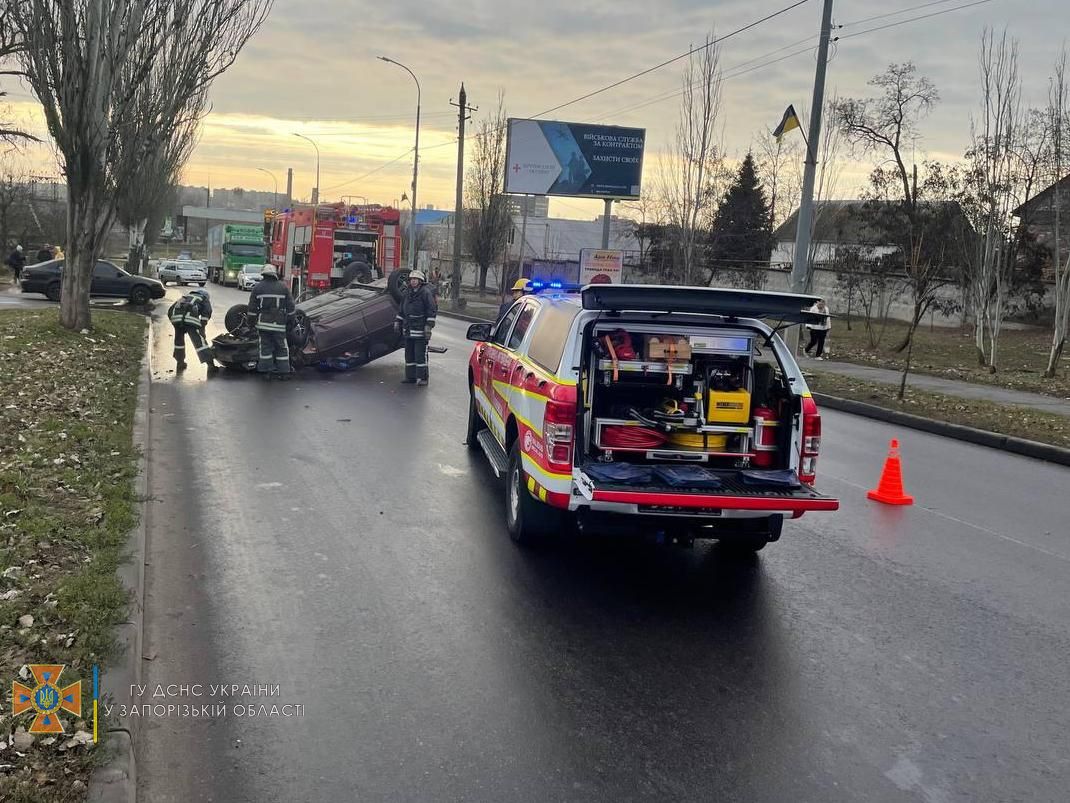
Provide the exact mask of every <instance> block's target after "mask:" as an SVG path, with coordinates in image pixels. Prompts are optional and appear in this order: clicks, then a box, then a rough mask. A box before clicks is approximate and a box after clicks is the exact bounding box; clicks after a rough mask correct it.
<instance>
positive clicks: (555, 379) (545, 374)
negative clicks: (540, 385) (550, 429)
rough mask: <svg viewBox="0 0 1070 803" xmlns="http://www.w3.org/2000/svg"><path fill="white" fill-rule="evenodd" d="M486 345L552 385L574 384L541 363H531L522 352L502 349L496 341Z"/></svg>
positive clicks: (573, 381)
mask: <svg viewBox="0 0 1070 803" xmlns="http://www.w3.org/2000/svg"><path fill="white" fill-rule="evenodd" d="M487 347H488V348H492V349H495V350H497V351H499V352H500V353H502V354H504V355H506V356H507V357H509V358H510V359H513V360H516V361H517V362H519V363H520V364H521V365H523V366H524V367H525V368H528V369H529V370H531V371H534V372H535V373H536V374H537V375H538V376H539V378H540V379H545V380H546V381H547V382H549V383H551V384H554V385H575V384H576V380H574V379H564V378H562V377H559V376H554V375H553V374H552V373H550V372H549V371H547V370H546V369H545V368H543V367H542V366H541V365H536V364H535V363H533V362H532V361H531V360H529V359H528V358H527V357H525V356H523V355H522V354H516V353H515V352H512V351H509V350H507V349H504V348H502V347H501V346H499V345H497V344H496V343H488V344H487ZM544 398H545V397H544Z"/></svg>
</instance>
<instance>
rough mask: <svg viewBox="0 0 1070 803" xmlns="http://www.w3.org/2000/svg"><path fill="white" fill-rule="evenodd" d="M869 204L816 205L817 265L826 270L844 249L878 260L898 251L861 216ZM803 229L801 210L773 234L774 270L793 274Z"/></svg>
mask: <svg viewBox="0 0 1070 803" xmlns="http://www.w3.org/2000/svg"><path fill="white" fill-rule="evenodd" d="M864 204H865V201H820V202H817V203H815V204H814V228H813V234H812V235H811V238H810V240H811V246H810V248H811V253H812V254H813V264H814V265H815V266H817V267H825V266H828V265H831V264H832V263H834V262H835V261H836V255H837V254H838V253H839V252H840V250H841V249H843V248H852V249H853V248H861V249H863V251H864V252H865V254H866V256H867V258H869V259H876V258H878V257H882V256H884V255H885V254H890V253H893V252H895V251H896V250H898V249H897V248H896V246H894V245H889V244H881V243H880V239H881V235H880V233H879V232H877V231H875V230H874V229H873V228H872V227H871V226H869V225H867V224H866V222H865V219H864V217H863V215H862V214H861V212H862V208H863V206H864ZM798 227H799V212H798V210H796V211H794V212H792V213H791V215H790V216H789V217H788V219H787V220H785V221H784V222H783V223H781V224H780V225H779V226H778V227H777V229H776V231H774V232H773V240H774V241H775V245H774V246H773V254H772V256H771V257H770V258H769V262H770V264H771V265H772V266H773V267H780V268H784V269H785V270H790V269H791V266H792V263H793V262H794V261H795V234H796V230H797V229H798Z"/></svg>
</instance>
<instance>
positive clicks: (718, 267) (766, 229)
mask: <svg viewBox="0 0 1070 803" xmlns="http://www.w3.org/2000/svg"><path fill="white" fill-rule="evenodd" d="M710 228H711V230H710V246H709V250H708V252H707V253H708V255H709V268H710V280H711V281H712V280H713V277H714V276H717V275H718V274H721V275H725V276H726V278H727V277H731V279H732V280H733V281H732V283H733V284H737V285H738V286H740V287H749V288H752V289H761V288H762V287H764V286H765V278H766V268H767V267H768V264H769V258H770V257H771V256H772V254H773V224H772V220H771V218H770V215H769V202H768V201H767V200H766V197H765V191H764V190H763V189H762V185H761V182H760V181H759V179H758V170H757V167H756V166H755V164H754V155H753V154H751V153H748V154H747V158H745V159H744V160H743V164H741V165H740V166H739V173H738V175H737V176H736V180H735V181H734V182H732V186H731V187H729V188H728V192H726V193H725V197H724V200H722V201H721V205H720V206H719V207H718V208H717V213H716V214H715V215H714V217H713V225H712V226H711V227H710Z"/></svg>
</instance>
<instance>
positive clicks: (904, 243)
mask: <svg viewBox="0 0 1070 803" xmlns="http://www.w3.org/2000/svg"><path fill="white" fill-rule="evenodd" d="M869 84H870V86H873V87H875V88H876V89H877V90H878V94H877V96H876V97H873V98H867V99H852V98H848V99H846V100H841V101H839V103H838V104H837V107H836V115H835V119H836V121H837V123H838V125H839V128H840V129H841V131H842V132H843V135H844V137H845V138H846V139H847V141H848V142H849V143H851V144H852V145H853V146H855V147H856V148H859V149H860V150H861V151H862V152H863V153H873V154H876V155H878V156H879V157H881V159H882V166H879V167H877V168H876V169H875V170H874V171H873V173H872V175H871V178H870V183H871V187H872V190H873V197H872V200H873V203H872V204H871V210H872V212H873V221H872V222H873V223H874V225H876V226H877V227H878V228H879V229H881V230H883V231H884V232H886V234H887V237H888V241H889V242H894V243H895V244H896V245H897V247H898V251H899V255H900V258H901V259H902V261H903V264H902V268H903V271H904V277H905V283H906V289H907V291H908V292H909V293H910V297H911V301H912V304H913V312H912V315H911V321H910V326H909V327H908V328H907V333H906V336H905V337H904V338H903V342H902V343H901V344H900V345H899V349H898V350H899V351H904V350H905V351H906V360H905V362H904V368H903V376H902V380H901V382H900V385H899V398H900V399H901V398H902V397H903V395H904V393H905V392H906V381H907V375H908V374H909V372H910V362H911V358H912V356H913V349H914V334H915V332H916V331H917V328H918V325H919V324H920V323H921V320H922V318H923V317H924V316H925V314H926V313H927V312H928V311H929V310H930V309H932V308H934V307H936V306H944V305H945V302H944V301H943V299H942V298H941V296H940V293H939V291H940V289H941V288H942V287H943V286H944V285H945V284H946V283H947V280H946V277H945V276H944V270H945V264H944V253H945V251H946V249H947V248H948V247H949V244H948V243H947V242H944V241H942V240H941V238H940V237H939V236H936V234H937V232H938V231H939V228H938V227H939V226H940V225H943V224H944V223H945V222H946V221H945V220H944V217H945V216H946V213H947V208H946V207H945V206H943V205H932V204H929V205H927V206H926V207H925V208H923V207H922V204H921V203H920V202H919V201H920V198H921V197H922V196H927V197H928V199H932V200H945V199H946V198H947V191H948V190H947V187H946V186H944V185H946V183H947V182H946V178H947V176H946V172H944V171H942V170H940V169H934V170H930V171H929V175H928V176H927V177H926V180H925V183H924V184H923V186H922V188H921V190H920V193H919V185H918V170H917V165H913V166H912V168H910V169H908V168H907V165H906V159H905V157H904V151H905V147H906V145H907V144H908V143H910V142H913V141H914V140H915V139H916V138H917V136H918V123H919V121H920V120H921V118H922V117H924V116H925V115H927V114H928V113H929V112H930V111H931V110H932V108H933V106H934V105H935V104H936V102H937V101H938V100H939V98H940V95H939V93H938V92H937V90H936V87H935V86H934V85H933V83H932V82H931V81H930V80H929V79H928V78H926V77H925V76H922V75H918V74H917V68H916V67H915V66H914V65H913V64H911V63H910V62H907V63H905V64H892V65H889V67H888V69H887V70H885V71H884V72H883V73H881V74H880V75H877V76H875V77H874V78H872V79H871V80H870V82H869ZM888 162H890V163H891V164H892V165H893V167H891V168H890V169H887V168H885V167H883V163H888ZM934 168H939V166H934Z"/></svg>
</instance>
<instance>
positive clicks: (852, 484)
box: [821, 474, 1070, 562]
mask: <svg viewBox="0 0 1070 803" xmlns="http://www.w3.org/2000/svg"><path fill="white" fill-rule="evenodd" d="M821 476H823V477H828V478H829V479H832V480H836V481H837V482H842V483H843V484H844V485H848V486H850V487H852V488H858V489H859V490H863V491H864V490H865V489H866V486H865V485H859V484H858V483H856V482H851V481H850V480H845V479H844V478H843V477H837V476H836V475H835V474H822V475H821ZM918 509H919V510H926V511H928V512H929V513H932V514H933V515H934V516H939V517H940V518H942V519H946V520H947V521H952V522H954V523H955V524H961V525H963V526H965V527H970V528H972V529H974V530H978V531H980V532H982V533H986V534H987V535H991V536H995V537H996V538H999V539H1000V540H1002V541H1009V542H1010V543H1012V544H1017V545H1018V546H1022V547H1025V548H1026V549H1032V550H1033V551H1034V552H1039V553H1040V554H1041V555H1047V556H1048V557H1050V558H1058V559H1059V560H1062V561H1067V562H1070V556H1067V555H1060V554H1059V553H1058V552H1051V551H1049V550H1047V549H1044V547H1039V546H1035V545H1034V544H1029V543H1026V542H1025V541H1021V540H1019V539H1017V538H1015V537H1014V536H1011V535H1006V534H1005V533H998V532H996V531H995V530H990V529H988V528H987V527H982V526H981V525H980V524H974V523H973V522H972V521H964V520H963V519H960V518H957V517H956V516H952V515H951V514H950V513H943V512H941V511H939V510H937V509H935V508H931V507H927V506H925V505H918Z"/></svg>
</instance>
